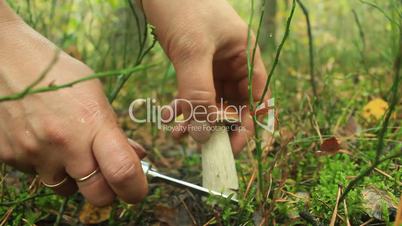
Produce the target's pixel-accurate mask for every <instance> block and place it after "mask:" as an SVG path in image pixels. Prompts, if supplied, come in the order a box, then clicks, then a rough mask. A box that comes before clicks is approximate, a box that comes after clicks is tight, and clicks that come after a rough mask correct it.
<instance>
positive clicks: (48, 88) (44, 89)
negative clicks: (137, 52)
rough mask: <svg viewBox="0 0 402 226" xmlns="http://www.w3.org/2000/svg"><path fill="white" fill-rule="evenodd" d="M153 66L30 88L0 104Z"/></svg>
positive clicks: (97, 74) (6, 97)
mask: <svg viewBox="0 0 402 226" xmlns="http://www.w3.org/2000/svg"><path fill="white" fill-rule="evenodd" d="M154 66H155V65H146V66H137V67H131V68H126V69H122V70H114V71H107V72H99V73H94V74H92V75H89V76H87V77H83V78H80V79H78V80H75V81H72V82H68V83H65V84H62V85H54V84H52V85H49V86H45V87H40V88H36V89H34V88H30V89H28V91H27V89H24V90H23V91H22V92H19V93H15V94H12V95H9V96H2V97H0V102H4V101H12V100H20V99H23V98H24V97H26V96H28V95H32V94H37V93H45V92H51V91H56V90H59V89H63V88H69V87H72V86H74V85H76V84H78V83H82V82H86V81H89V80H93V79H99V78H105V77H111V76H116V75H121V74H130V75H131V74H132V73H135V72H138V71H143V70H146V69H148V68H151V67H154Z"/></svg>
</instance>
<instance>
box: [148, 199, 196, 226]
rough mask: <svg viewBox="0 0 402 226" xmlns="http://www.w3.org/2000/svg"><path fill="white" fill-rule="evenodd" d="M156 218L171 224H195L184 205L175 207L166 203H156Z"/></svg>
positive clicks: (173, 225) (184, 225) (186, 225)
mask: <svg viewBox="0 0 402 226" xmlns="http://www.w3.org/2000/svg"><path fill="white" fill-rule="evenodd" d="M154 214H155V218H156V219H157V220H158V221H159V222H161V223H164V224H167V225H169V226H176V225H183V226H190V225H193V223H192V221H191V218H190V217H189V215H188V213H187V212H186V210H185V209H184V208H182V206H181V205H180V206H177V207H175V208H173V207H169V206H166V205H160V204H159V205H156V206H155V211H154Z"/></svg>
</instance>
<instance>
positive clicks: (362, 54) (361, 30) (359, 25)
mask: <svg viewBox="0 0 402 226" xmlns="http://www.w3.org/2000/svg"><path fill="white" fill-rule="evenodd" d="M352 13H353V18H354V19H355V22H356V26H357V29H358V31H359V37H360V40H361V42H362V45H363V46H362V48H361V50H360V56H361V60H362V64H363V66H364V68H365V70H366V72H367V71H368V68H367V64H366V58H365V52H366V37H365V34H364V31H363V27H362V24H361V23H360V20H359V16H358V15H357V13H356V10H354V9H353V10H352Z"/></svg>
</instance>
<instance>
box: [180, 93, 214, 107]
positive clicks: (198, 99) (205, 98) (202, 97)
mask: <svg viewBox="0 0 402 226" xmlns="http://www.w3.org/2000/svg"><path fill="white" fill-rule="evenodd" d="M182 97H183V98H184V99H185V100H187V101H189V102H190V103H191V104H192V105H193V107H194V106H198V105H203V106H208V105H212V104H214V103H215V97H216V94H215V93H213V92H212V91H209V90H190V92H186V93H183V95H182Z"/></svg>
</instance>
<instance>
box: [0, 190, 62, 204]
mask: <svg viewBox="0 0 402 226" xmlns="http://www.w3.org/2000/svg"><path fill="white" fill-rule="evenodd" d="M51 195H55V194H54V193H45V194H36V195H32V196H29V197H26V198H24V199H20V200H16V201H12V202H3V203H0V206H16V205H19V204H21V203H24V202H27V201H29V200H32V199H36V198H42V197H46V196H51Z"/></svg>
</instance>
